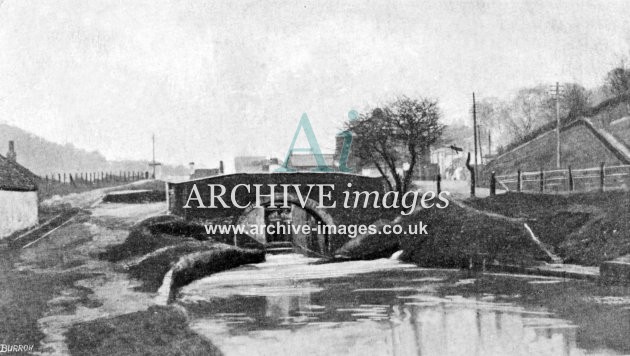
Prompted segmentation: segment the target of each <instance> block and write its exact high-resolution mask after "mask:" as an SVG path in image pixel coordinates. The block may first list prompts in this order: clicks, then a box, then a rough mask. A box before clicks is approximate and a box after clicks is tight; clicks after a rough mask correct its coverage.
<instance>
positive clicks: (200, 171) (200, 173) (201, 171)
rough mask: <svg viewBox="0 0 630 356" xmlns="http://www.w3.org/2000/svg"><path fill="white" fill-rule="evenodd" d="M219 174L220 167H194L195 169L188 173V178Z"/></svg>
mask: <svg viewBox="0 0 630 356" xmlns="http://www.w3.org/2000/svg"><path fill="white" fill-rule="evenodd" d="M219 174H221V168H200V169H195V171H194V172H193V173H192V174H191V175H190V179H198V178H205V177H214V176H218V175H219Z"/></svg>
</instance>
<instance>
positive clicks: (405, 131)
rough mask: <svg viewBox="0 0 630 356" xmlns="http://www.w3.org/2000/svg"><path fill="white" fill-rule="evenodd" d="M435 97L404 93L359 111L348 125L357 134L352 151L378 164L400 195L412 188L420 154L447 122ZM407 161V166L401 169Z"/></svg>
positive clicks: (379, 169) (437, 136) (380, 170)
mask: <svg viewBox="0 0 630 356" xmlns="http://www.w3.org/2000/svg"><path fill="white" fill-rule="evenodd" d="M440 117H441V113H440V110H439V108H438V103H437V101H435V100H431V99H426V98H421V99H410V98H408V97H401V98H398V99H397V100H395V101H394V102H392V103H390V104H388V105H386V106H384V107H382V108H375V109H374V110H372V111H371V112H369V113H366V114H363V115H360V116H359V118H358V119H357V120H355V121H352V122H350V123H349V124H348V125H347V128H348V130H350V131H351V132H352V133H353V134H354V135H355V137H356V138H355V140H354V141H353V143H352V145H353V151H354V152H356V154H357V156H358V157H359V158H360V159H361V160H362V161H363V163H369V164H371V165H373V166H374V167H376V169H377V170H378V171H379V173H380V174H381V176H383V177H384V178H385V179H386V180H387V184H388V186H389V188H390V190H393V191H397V192H398V193H399V199H400V198H402V195H403V194H404V193H406V192H407V191H409V189H410V188H411V183H412V181H413V178H414V176H415V172H416V169H415V168H416V165H417V164H418V161H419V158H420V157H422V156H423V155H424V154H425V153H428V150H429V147H430V146H431V145H432V144H434V143H435V142H436V141H437V140H438V138H439V137H440V136H441V135H442V131H443V129H444V126H443V125H442V124H441V123H440V122H439V120H440ZM404 163H408V164H409V167H408V169H407V170H404V171H403V170H401V168H402V166H403V164H404Z"/></svg>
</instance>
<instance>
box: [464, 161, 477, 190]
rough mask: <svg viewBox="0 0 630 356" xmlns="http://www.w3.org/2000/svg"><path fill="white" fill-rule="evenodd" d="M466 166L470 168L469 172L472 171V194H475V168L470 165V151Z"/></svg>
mask: <svg viewBox="0 0 630 356" xmlns="http://www.w3.org/2000/svg"><path fill="white" fill-rule="evenodd" d="M466 168H468V172H469V173H470V196H471V197H474V196H475V169H474V168H473V167H472V166H471V165H470V152H468V157H467V158H466Z"/></svg>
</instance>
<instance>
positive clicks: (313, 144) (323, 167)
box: [276, 113, 333, 172]
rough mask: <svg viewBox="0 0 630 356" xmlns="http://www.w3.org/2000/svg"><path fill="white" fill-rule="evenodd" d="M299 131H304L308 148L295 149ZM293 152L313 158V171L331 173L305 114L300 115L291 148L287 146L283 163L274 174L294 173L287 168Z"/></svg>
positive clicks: (293, 170)
mask: <svg viewBox="0 0 630 356" xmlns="http://www.w3.org/2000/svg"><path fill="white" fill-rule="evenodd" d="M300 130H304V133H305V134H306V139H307V140H308V145H309V146H310V147H309V148H296V147H295V142H296V141H297V138H298V136H299V134H300ZM294 152H307V153H310V154H312V155H313V157H315V162H316V163H317V168H315V169H313V171H315V172H332V171H333V169H332V168H330V167H328V165H327V164H326V161H325V160H324V156H323V155H322V151H321V150H320V148H319V143H317V138H316V137H315V133H314V132H313V127H312V126H311V122H310V121H309V119H308V116H306V113H304V114H302V118H301V119H300V123H299V124H298V127H297V130H295V135H293V141H291V146H289V150H288V151H287V155H286V157H285V158H284V162H283V163H282V166H280V168H278V169H276V172H295V171H296V169H295V168H293V167H290V166H289V163H290V160H291V157H292V156H293V153H294Z"/></svg>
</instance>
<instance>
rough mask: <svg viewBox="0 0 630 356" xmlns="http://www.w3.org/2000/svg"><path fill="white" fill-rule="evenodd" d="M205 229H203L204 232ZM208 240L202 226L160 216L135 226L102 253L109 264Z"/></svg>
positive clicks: (172, 216) (167, 216)
mask: <svg viewBox="0 0 630 356" xmlns="http://www.w3.org/2000/svg"><path fill="white" fill-rule="evenodd" d="M202 229H203V230H202ZM204 239H205V240H208V239H209V237H208V236H207V235H206V234H205V229H204V228H203V226H202V225H197V224H195V223H189V222H185V221H184V220H182V219H181V218H180V217H178V216H174V215H160V216H156V217H152V218H149V219H146V220H144V221H142V222H140V223H138V224H136V225H135V226H134V227H133V228H132V229H131V231H130V232H129V236H128V237H127V239H126V240H125V242H123V243H122V244H120V245H116V246H112V247H110V248H109V249H108V250H107V251H105V252H103V253H101V255H100V258H102V259H105V260H108V261H110V262H118V261H122V260H124V259H128V258H132V257H139V256H143V255H146V254H148V253H151V252H153V251H155V250H157V249H160V248H162V247H167V246H173V245H178V244H181V243H184V242H187V241H188V242H190V241H196V240H204Z"/></svg>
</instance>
